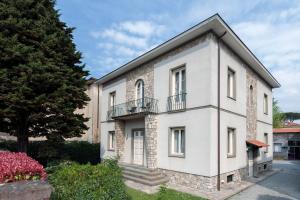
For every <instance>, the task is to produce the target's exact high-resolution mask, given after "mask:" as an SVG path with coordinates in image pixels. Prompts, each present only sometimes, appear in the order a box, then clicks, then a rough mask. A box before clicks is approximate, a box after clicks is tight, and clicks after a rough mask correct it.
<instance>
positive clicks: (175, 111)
mask: <svg viewBox="0 0 300 200" xmlns="http://www.w3.org/2000/svg"><path fill="white" fill-rule="evenodd" d="M185 111H186V108H183V109H178V110H168V113H169V114H172V113H178V112H185Z"/></svg>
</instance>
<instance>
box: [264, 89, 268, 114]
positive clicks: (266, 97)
mask: <svg viewBox="0 0 300 200" xmlns="http://www.w3.org/2000/svg"><path fill="white" fill-rule="evenodd" d="M264 113H265V114H268V95H266V94H264Z"/></svg>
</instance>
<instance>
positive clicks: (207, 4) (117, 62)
mask: <svg viewBox="0 0 300 200" xmlns="http://www.w3.org/2000/svg"><path fill="white" fill-rule="evenodd" d="M56 8H57V9H59V10H60V14H61V19H62V20H63V21H64V22H66V23H67V24H68V25H69V26H72V27H76V30H75V31H74V40H75V43H76V45H77V49H78V50H79V51H81V52H82V54H83V62H84V63H85V64H86V68H87V69H88V70H89V71H90V74H91V76H93V77H96V78H99V77H101V76H102V75H104V74H106V73H108V72H110V71H112V70H113V69H115V68H117V67H119V66H121V65H122V64H124V63H126V62H128V61H130V60H131V59H133V58H135V57H137V56H138V55H140V54H142V53H143V52H146V51H147V50H149V49H151V48H153V47H155V46H156V45H158V44H160V43H162V42H164V41H166V40H167V39H169V38H170V37H172V36H175V35H176V34H178V33H181V32H182V31H184V30H185V29H187V28H189V27H191V26H193V25H195V24H197V23H199V22H200V21H202V20H204V19H206V18H208V17H209V16H211V15H213V14H215V13H219V14H220V15H221V17H222V18H223V19H224V20H225V21H226V22H227V23H228V24H229V25H230V26H231V28H232V29H233V30H234V31H235V32H236V33H237V35H238V36H240V38H241V39H242V40H243V41H244V42H245V44H246V45H247V46H248V47H249V48H250V49H251V50H252V51H253V52H254V54H255V55H256V56H257V57H258V58H259V59H260V60H261V61H262V63H263V64H264V65H265V66H266V67H267V68H268V69H269V70H270V71H271V72H272V73H273V74H274V76H275V77H276V78H277V80H278V81H279V82H280V83H281V85H282V87H281V88H280V89H275V91H274V97H275V98H276V99H277V100H279V102H280V107H281V109H282V110H283V111H297V112H300V102H299V100H300V92H299V90H300V38H299V36H300V15H299V13H300V1H299V0H251V1H240V0H230V1H229V0H222V1H213V0H212V1H201V0H197V1H193V0H190V1H185V0H177V1H174V0H160V1H157V0H151V1H140V0H119V1H109V0H101V1H100V0H57V4H56Z"/></svg>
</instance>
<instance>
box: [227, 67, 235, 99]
mask: <svg viewBox="0 0 300 200" xmlns="http://www.w3.org/2000/svg"><path fill="white" fill-rule="evenodd" d="M227 97H228V98H231V99H234V100H236V73H235V71H234V70H233V69H231V68H230V67H228V70H227Z"/></svg>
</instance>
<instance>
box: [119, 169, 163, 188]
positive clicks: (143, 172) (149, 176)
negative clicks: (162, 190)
mask: <svg viewBox="0 0 300 200" xmlns="http://www.w3.org/2000/svg"><path fill="white" fill-rule="evenodd" d="M119 165H120V167H121V169H122V172H123V178H124V179H125V180H130V181H134V182H137V183H141V184H144V185H148V186H157V185H161V184H164V183H167V182H168V177H166V176H165V175H163V174H162V173H160V172H159V171H158V170H157V169H149V168H146V167H143V166H139V165H133V164H127V163H119Z"/></svg>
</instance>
